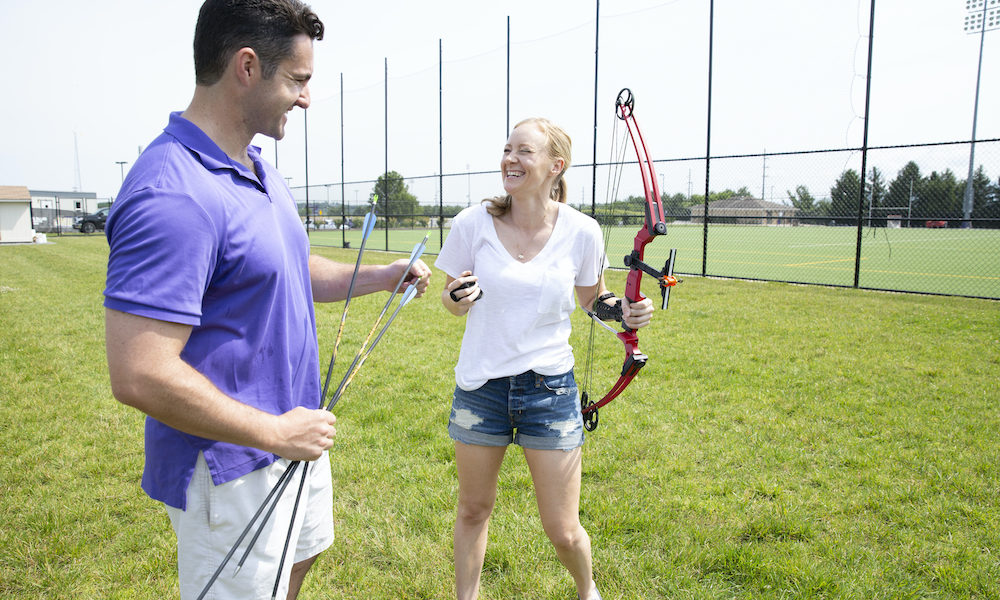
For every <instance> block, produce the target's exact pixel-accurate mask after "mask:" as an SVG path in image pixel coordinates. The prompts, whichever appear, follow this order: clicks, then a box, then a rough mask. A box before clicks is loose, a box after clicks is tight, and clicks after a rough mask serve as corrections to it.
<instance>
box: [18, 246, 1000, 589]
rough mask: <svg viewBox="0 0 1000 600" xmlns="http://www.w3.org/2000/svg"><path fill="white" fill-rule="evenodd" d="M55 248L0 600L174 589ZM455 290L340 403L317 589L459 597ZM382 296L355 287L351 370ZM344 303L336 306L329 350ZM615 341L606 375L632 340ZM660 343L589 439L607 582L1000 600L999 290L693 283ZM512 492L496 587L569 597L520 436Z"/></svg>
mask: <svg viewBox="0 0 1000 600" xmlns="http://www.w3.org/2000/svg"><path fill="white" fill-rule="evenodd" d="M675 233H677V234H678V235H677V236H676V238H675V239H678V242H677V245H678V246H680V247H682V248H684V247H685V244H684V243H681V241H680V240H681V239H682V238H683V236H684V235H686V234H684V233H682V232H681V228H679V227H677V228H673V229H672V230H671V233H670V235H671V236H674V234H675ZM927 233H930V232H927ZM50 239H52V238H50ZM376 239H377V238H376ZM692 239H694V238H692ZM53 241H54V243H51V244H45V245H25V246H3V247H0V320H2V323H3V325H4V327H3V329H2V330H0V452H2V453H3V457H4V461H3V468H2V469H0V522H2V524H3V525H2V526H0V597H2V598H5V599H6V598H11V599H36V598H44V599H80V598H83V599H90V598H115V599H147V598H149V599H154V598H155V599H162V598H175V597H177V585H176V575H175V568H176V560H175V556H174V540H173V533H172V532H171V530H170V525H169V522H168V520H167V517H166V514H165V512H164V511H163V510H162V508H161V507H160V506H159V505H158V504H157V503H155V502H153V501H151V500H149V499H148V498H147V497H146V496H145V495H144V494H143V493H142V491H141V490H140V488H139V478H140V475H141V470H142V459H143V447H142V421H143V419H142V416H141V415H140V414H138V413H137V412H136V411H134V410H132V409H129V408H127V407H125V406H122V405H120V404H118V403H117V402H116V401H115V400H114V399H113V398H112V396H111V394H110V390H109V386H108V377H107V367H106V364H105V358H104V342H103V309H102V308H101V300H102V297H101V291H102V289H103V279H104V268H105V262H106V258H107V249H106V244H105V242H104V241H103V239H102V238H100V237H99V236H89V237H84V236H74V237H66V238H55V239H54V240H53ZM656 243H660V242H656ZM407 250H408V248H407ZM651 250H652V249H651ZM318 251H319V252H320V253H322V254H325V255H328V256H330V257H332V258H335V259H339V260H343V261H353V259H354V254H353V253H351V252H348V251H345V250H340V249H332V248H319V249H318ZM893 255H894V259H895V257H896V252H895V250H894V251H893ZM398 256H399V255H386V254H382V253H373V254H369V255H367V259H366V260H369V261H371V262H385V261H388V260H391V259H394V258H397V257H398ZM687 260H690V259H689V258H688V259H687ZM609 278H610V283H611V287H612V289H616V290H620V289H621V287H622V284H623V283H622V282H623V273H621V272H617V273H613V274H611V275H610V277H609ZM442 283H443V276H442V274H441V273H440V272H437V271H436V272H435V275H434V280H433V281H432V286H433V289H434V290H435V293H431V294H429V295H428V297H426V298H423V299H419V300H416V301H414V302H413V303H411V304H410V305H408V306H407V307H406V308H405V309H404V310H403V312H401V313H400V316H399V318H398V319H397V322H396V323H395V324H394V325H393V327H392V329H390V330H389V332H388V333H387V334H386V336H385V338H384V339H383V341H382V342H381V344H380V345H379V347H378V348H377V349H376V350H375V352H374V353H373V354H372V356H371V358H370V359H369V360H368V362H367V363H365V366H364V368H363V369H362V371H361V372H360V373H359V375H358V377H357V378H356V379H355V380H354V383H353V384H352V385H351V387H350V388H349V389H348V392H347V393H346V394H345V396H344V398H343V400H342V401H341V403H340V404H339V405H338V409H337V416H338V436H337V442H336V446H335V449H334V451H333V458H332V461H333V472H334V481H335V500H334V501H335V506H334V511H335V514H334V518H335V520H336V524H337V525H336V526H337V532H338V533H337V535H338V539H337V541H336V543H335V544H334V546H333V547H332V548H331V549H330V550H329V551H327V552H326V553H324V554H323V555H322V557H321V558H320V560H319V561H318V562H317V565H316V567H315V568H314V569H313V572H312V573H311V574H310V576H309V578H308V579H307V581H306V587H305V589H304V591H303V593H302V595H301V596H300V597H301V598H303V599H305V600H318V599H341V598H345V599H346V598H366V599H368V600H390V599H392V600H395V599H400V598H407V599H410V598H412V599H431V598H435V599H438V598H448V597H450V596H451V589H452V580H451V577H452V569H451V524H452V519H453V511H454V502H455V494H456V484H455V467H454V460H453V448H452V444H451V442H450V440H449V439H448V436H447V433H446V431H445V427H446V422H447V417H448V407H449V402H450V391H451V389H452V386H453V383H452V382H453V376H452V367H453V365H454V361H455V359H456V357H457V351H458V345H459V340H460V337H461V331H462V325H463V322H462V320H461V319H457V318H455V317H452V316H451V315H450V314H448V313H447V312H446V311H445V310H444V309H443V307H442V306H441V304H440V302H439V301H438V299H437V293H436V291H437V290H440V286H441V285H442ZM384 301H385V296H384V295H377V296H375V297H366V298H359V299H357V300H355V302H352V305H351V312H350V314H349V315H348V327H347V330H346V332H345V338H344V341H343V342H342V345H341V353H340V354H341V356H343V357H344V359H343V360H340V359H338V363H339V365H338V367H335V369H336V370H337V378H338V379H339V375H340V373H341V369H343V368H345V366H346V364H348V363H349V359H350V358H351V356H352V355H353V352H354V351H355V350H356V348H357V344H359V343H360V341H361V339H363V337H364V335H365V334H366V333H367V331H368V328H369V326H370V324H371V321H372V319H373V318H374V317H375V315H376V314H377V312H378V311H379V310H380V309H381V307H382V304H383V303H384ZM341 310H342V305H339V304H334V305H325V306H320V307H318V309H317V317H318V319H319V323H320V332H319V333H320V345H321V353H322V355H323V358H322V359H321V361H322V362H323V363H324V365H325V361H326V358H327V357H328V356H329V352H330V351H331V349H332V344H333V337H334V336H335V334H336V324H337V323H338V322H339V319H340V312H341ZM574 325H575V329H576V331H575V332H574V337H573V343H574V346H575V347H576V348H577V350H578V365H581V366H582V363H583V359H584V353H585V349H586V339H587V334H588V327H587V326H586V323H585V321H584V319H583V318H582V315H580V314H577V315H576V316H575V318H574ZM598 335H599V336H600V337H598V339H597V342H598V348H597V351H596V356H595V360H596V361H597V363H598V364H599V365H601V368H600V369H599V370H598V372H597V373H596V374H595V378H596V380H597V381H600V382H604V384H606V385H610V383H611V382H612V381H613V380H614V378H615V377H617V369H618V368H619V367H620V364H621V358H622V356H621V345H620V343H618V342H617V341H616V340H614V339H612V338H611V337H610V336H607V335H604V334H601V333H598ZM640 345H641V347H642V348H643V350H644V351H645V352H646V353H647V354H648V355H649V356H650V361H649V364H648V366H647V367H646V369H645V370H644V371H643V372H642V373H640V374H639V376H638V377H637V378H636V380H635V382H634V383H633V384H632V386H630V387H629V388H628V389H627V390H626V392H625V393H624V394H623V395H622V396H621V397H620V398H619V399H618V400H616V401H615V402H613V403H612V404H610V405H609V406H608V407H606V408H605V409H604V410H602V412H601V426H600V428H599V429H598V430H597V431H596V432H595V433H593V434H590V435H589V436H588V441H587V444H586V446H585V448H584V481H583V497H582V519H583V523H584V525H585V526H586V527H587V529H588V531H589V532H590V534H591V537H592V539H593V545H594V561H595V577H596V579H597V581H598V582H599V584H600V585H601V590H602V592H603V594H604V597H605V598H606V599H608V600H611V599H644V600H645V599H648V600H653V599H661V598H677V599H694V600H700V599H720V600H721V599H731V598H737V599H751V598H752V599H766V600H771V599H774V600H777V599H788V598H830V599H834V598H836V599H864V600H869V599H876V600H877V599H924V598H927V599H931V598H934V599H938V598H947V599H950V598H957V599H997V598H1000V550H998V549H1000V501H998V498H1000V442H998V438H997V432H998V431H1000V305H998V303H996V302H994V301H987V300H977V299H969V298H949V297H940V296H920V295H907V294H887V293H881V292H871V291H859V290H853V289H841V288H830V287H818V286H796V285H788V284H783V283H765V282H753V281H737V280H717V279H708V278H699V277H687V278H685V281H684V283H683V284H682V285H680V286H679V287H678V288H677V289H676V291H675V293H674V295H673V296H672V299H671V307H670V309H669V310H668V311H667V312H665V313H660V314H657V316H656V319H655V320H654V323H653V324H652V325H651V326H650V327H649V328H647V329H645V330H643V331H642V332H641V334H640ZM500 490H501V491H500V497H499V499H498V504H497V510H496V514H495V517H494V521H493V524H492V530H491V533H492V538H491V544H490V546H489V550H488V553H487V559H486V569H485V574H484V579H483V595H482V597H483V598H484V599H489V600H501V599H516V600H529V599H530V600H538V599H544V600H566V599H568V598H572V597H574V595H573V585H572V582H571V581H570V579H569V577H568V576H567V575H566V574H565V572H564V570H563V569H562V568H561V567H560V566H559V564H558V562H557V561H556V559H555V557H554V555H553V553H552V551H551V549H550V547H549V545H548V543H547V541H546V539H545V536H544V534H543V533H542V531H541V526H540V524H539V521H538V518H537V511H536V509H535V506H534V501H533V496H532V491H531V483H530V476H529V474H528V471H527V467H526V465H525V463H524V460H523V458H522V457H521V455H520V453H519V452H517V451H516V449H515V450H512V451H511V452H510V453H509V454H508V461H507V464H505V467H504V469H503V472H502V475H501V484H500Z"/></svg>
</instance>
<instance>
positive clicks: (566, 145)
mask: <svg viewBox="0 0 1000 600" xmlns="http://www.w3.org/2000/svg"><path fill="white" fill-rule="evenodd" d="M521 125H535V126H537V127H538V129H539V130H541V132H542V133H543V134H545V152H546V153H547V154H548V156H549V158H561V159H562V160H563V168H562V171H560V172H559V175H557V176H556V180H555V182H554V183H553V184H552V190H551V191H550V192H549V197H550V198H552V199H553V200H555V201H556V202H562V203H564V204H565V203H566V196H567V193H568V190H567V185H566V180H565V179H564V178H563V175H564V174H565V173H566V170H567V169H569V165H570V159H571V156H572V153H573V142H572V140H570V138H569V134H568V133H566V131H565V130H563V128H562V127H559V126H558V125H556V124H555V123H553V122H552V121H549V120H548V119H545V118H542V117H531V118H529V119H524V120H523V121H521V122H520V123H518V124H517V125H514V129H517V128H518V127H520V126H521ZM510 202H511V197H510V194H508V195H506V196H494V197H492V198H486V199H485V200H483V203H485V204H486V212H488V213H490V214H491V215H493V216H494V217H499V216H501V215H503V214H505V213H506V212H507V211H508V210H510Z"/></svg>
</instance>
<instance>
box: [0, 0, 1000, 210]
mask: <svg viewBox="0 0 1000 600" xmlns="http://www.w3.org/2000/svg"><path fill="white" fill-rule="evenodd" d="M874 1H875V34H874V38H873V54H872V79H871V102H870V111H869V121H868V124H869V131H868V143H869V145H870V146H891V145H904V144H916V143H927V142H945V141H959V140H968V139H970V137H971V133H972V124H973V123H972V122H973V118H972V117H973V115H972V111H973V105H974V102H975V96H976V68H977V61H978V58H979V48H980V46H979V42H980V38H979V35H969V34H967V33H966V32H965V31H964V30H963V20H964V18H965V15H966V14H967V11H966V0H874ZM311 5H312V7H313V9H314V10H315V11H316V12H317V14H318V15H319V16H320V18H321V19H322V20H323V21H324V23H325V24H326V36H325V39H324V40H322V41H319V42H317V43H316V44H315V74H314V77H313V80H312V83H311V84H310V87H311V94H312V105H311V106H310V108H309V111H308V116H306V115H305V114H304V113H303V111H301V110H298V109H296V110H295V111H294V112H293V113H292V114H291V115H290V118H289V121H288V125H287V127H286V131H287V134H286V136H285V138H284V139H283V140H282V141H280V142H278V143H275V142H274V141H273V140H271V139H269V138H263V137H260V136H258V137H257V138H255V140H254V144H255V145H259V146H261V147H262V148H263V152H264V156H265V158H266V159H268V160H271V161H272V162H277V163H278V168H279V170H280V171H282V173H283V175H285V176H286V178H289V184H290V185H291V186H292V187H293V189H296V188H298V189H297V192H296V193H297V195H301V193H303V189H302V186H304V185H305V183H306V177H307V176H308V181H309V183H310V185H311V186H312V187H311V188H310V193H311V194H312V197H313V199H317V200H320V201H322V200H325V199H326V198H327V197H330V198H334V199H335V198H339V194H340V189H341V188H340V185H339V183H340V181H341V172H342V170H343V174H344V175H343V179H344V180H345V181H347V182H360V181H366V180H373V179H375V178H376V177H378V176H379V174H381V173H382V172H383V171H384V170H385V167H386V156H387V155H388V168H389V169H390V170H394V171H396V172H398V173H401V174H403V175H404V176H406V177H418V176H431V175H434V174H437V173H438V172H443V173H444V174H445V175H446V177H445V178H444V180H445V184H444V186H443V190H441V192H442V193H443V194H444V201H445V203H446V204H463V203H467V202H468V201H470V200H471V201H478V199H480V198H482V197H485V196H488V195H493V194H495V193H497V192H498V191H499V190H500V185H499V177H498V176H496V175H495V174H493V173H490V171H494V170H496V169H497V168H498V165H499V158H500V152H501V150H502V147H503V144H504V142H505V139H506V135H507V126H508V114H507V108H506V97H507V83H508V67H507V36H508V19H509V27H510V41H511V46H510V116H509V119H510V122H511V124H513V123H515V122H517V121H518V120H520V119H522V118H525V117H529V116H544V117H547V118H549V119H551V120H553V121H555V122H556V123H558V124H560V125H561V126H563V127H564V128H565V129H566V130H567V131H568V132H569V133H570V135H571V137H572V138H573V140H574V157H573V162H574V163H575V164H587V163H591V162H592V161H594V159H595V151H594V146H595V142H594V135H595V126H594V111H595V108H594V96H595V91H594V69H595V16H596V11H597V8H596V5H595V3H594V2H586V1H580V0H509V1H507V2H503V3H495V2H491V3H486V2H469V1H468V0H464V1H459V0H442V1H428V2H404V1H402V0H395V1H383V0H369V1H367V2H330V1H327V0H315V1H314V2H312V3H311ZM199 6H200V1H199V0H173V1H172V2H162V1H161V0H157V1H153V0H89V1H88V2H80V1H79V0H50V1H49V2H45V3H38V2H34V1H31V0H0V17H2V18H0V52H2V53H3V56H5V57H6V59H5V61H4V66H3V72H4V76H3V81H4V91H3V92H2V93H0V115H2V118H3V120H4V123H3V127H2V128H0V136H2V138H0V139H2V143H0V185H25V186H27V187H29V188H31V189H42V190H75V189H80V190H81V191H87V192H94V193H96V194H97V195H98V197H100V198H110V197H113V196H114V195H115V194H117V192H118V187H119V186H120V184H121V179H122V175H121V173H122V170H123V169H125V170H127V169H128V168H129V167H130V166H131V164H132V163H133V162H134V160H135V158H136V156H137V154H138V152H139V151H140V150H141V148H143V147H144V146H145V145H147V144H148V143H149V142H150V141H151V140H152V139H153V138H154V137H155V136H156V135H158V134H159V133H160V131H162V129H163V127H164V126H165V125H166V122H167V117H168V114H169V113H170V112H171V111H180V110H183V109H184V108H185V107H186V106H187V104H188V102H189V101H190V98H191V95H192V91H193V86H194V69H193V66H192V58H191V40H192V35H193V30H194V25H195V22H196V19H197V12H198V7H199ZM870 6H871V5H870V4H869V0H763V1H759V2H746V1H745V0H716V1H715V8H714V10H715V20H714V30H713V39H714V44H713V52H712V63H711V64H712V101H711V132H712V137H711V152H712V154H713V155H745V154H761V153H764V152H769V153H774V152H779V153H783V152H793V151H799V150H814V149H830V148H851V147H859V146H861V144H862V141H863V135H864V129H865V127H864V125H865V121H864V114H865V89H866V70H867V60H868V56H867V52H868V31H869V12H870ZM600 16H601V18H600V21H599V22H597V23H599V35H597V36H596V39H597V44H598V53H597V56H598V57H599V62H598V64H597V69H598V78H597V82H598V84H597V98H598V109H597V112H598V114H597V119H598V123H597V128H596V131H597V143H596V147H597V151H596V160H597V162H599V163H601V162H609V161H611V160H613V158H614V156H615V155H614V154H612V148H613V147H614V146H613V144H614V140H619V139H620V138H619V137H617V136H616V135H615V129H614V128H615V121H616V119H615V118H614V99H615V97H616V96H617V94H618V91H619V90H620V89H621V88H623V87H629V88H630V89H631V90H632V91H633V93H634V95H635V98H636V109H635V115H636V119H637V120H638V121H639V124H640V126H641V128H642V132H643V135H644V137H645V140H646V142H647V144H648V146H649V147H650V150H651V152H652V153H653V156H654V158H655V159H668V158H696V157H699V156H704V154H705V152H706V147H707V141H706V128H707V122H708V114H709V106H710V105H709V101H708V84H709V77H708V72H709V53H708V37H709V26H708V25H709V1H708V0H630V1H628V2H625V1H621V0H604V1H603V2H600ZM439 53H440V57H441V59H442V65H441V67H440V70H439V62H438V61H439ZM439 71H440V77H441V82H440V83H439ZM998 72H1000V32H997V31H992V32H987V33H986V35H985V43H984V50H983V55H982V73H983V75H982V78H981V89H980V91H979V114H978V119H977V132H976V134H977V135H976V137H977V138H978V139H990V138H998V137H1000V113H998V111H997V110H996V107H998V106H1000V78H998V77H997V76H996V73H998ZM386 76H388V90H387V89H386V85H385V79H386ZM341 81H343V84H342V85H343V90H344V93H343V95H342V94H341V91H340V90H341ZM387 94H388V107H386V96H387ZM439 96H440V103H441V104H440V108H439ZM439 110H440V113H441V117H440V119H439ZM342 112H343V115H344V116H343V121H342V120H341V113H342ZM306 119H308V138H307V137H306V127H305V125H306ZM387 125H388V126H387ZM439 131H440V136H441V138H442V139H439ZM342 132H343V140H344V142H343V143H344V148H345V150H344V152H343V157H342V156H341V155H342V152H341V135H342ZM620 132H621V130H620V129H619V131H618V133H620ZM386 138H388V150H386V145H385V142H386ZM306 143H308V149H309V161H308V173H307V169H306V161H305V156H306V152H305V145H306ZM978 148H980V146H977V161H976V162H977V164H984V165H985V167H986V170H987V172H988V173H989V174H990V175H991V176H992V177H994V178H995V177H996V176H997V175H998V174H1000V152H998V151H997V146H996V145H995V144H994V145H992V146H990V145H983V146H982V150H978ZM629 152H631V150H629ZM911 157H916V158H917V160H918V163H926V164H921V168H922V169H923V170H924V171H926V172H929V171H930V170H943V169H945V168H951V169H952V170H954V171H955V172H956V173H957V174H958V176H959V178H960V179H964V177H965V172H966V169H967V168H968V147H967V146H962V147H957V148H955V149H948V150H941V151H935V152H933V153H927V152H910V151H903V152H895V153H892V152H883V153H882V154H881V155H879V157H878V159H877V161H876V160H873V159H870V160H873V162H877V164H878V165H879V166H880V168H881V169H882V170H883V172H885V173H886V175H887V176H888V177H889V178H891V177H892V176H893V175H894V174H895V173H896V171H897V170H898V169H899V168H901V167H902V163H904V162H905V161H906V160H909V159H910V158H911ZM625 158H626V159H627V160H634V156H633V155H632V154H627V155H626V157H625ZM859 160H860V154H859V153H849V152H848V153H839V154H833V155H804V156H796V157H782V156H776V157H770V158H768V159H763V158H761V157H751V158H745V159H732V160H728V161H713V163H712V189H713V190H718V189H724V188H725V187H732V188H733V189H736V188H738V187H739V186H740V185H746V186H748V187H749V188H750V189H751V190H752V191H754V192H755V195H757V196H764V197H767V198H769V199H773V200H776V201H781V200H782V197H785V200H787V197H786V196H787V194H786V190H791V189H794V187H795V186H796V185H798V184H800V183H803V184H808V185H809V186H812V188H813V192H814V194H815V195H816V196H818V197H821V196H823V195H824V194H825V193H828V187H829V185H830V184H831V183H832V181H833V180H834V179H835V178H836V177H837V176H838V175H839V173H840V172H842V171H843V170H844V169H845V168H854V169H855V170H858V169H859V166H860V162H859ZM119 161H124V162H125V163H126V164H124V165H119V164H117V163H118V162H119ZM469 171H471V172H475V173H482V174H477V175H463V176H455V175H454V174H456V173H465V172H469ZM657 171H658V173H659V176H660V180H661V183H662V188H663V190H664V191H665V192H668V193H675V192H683V193H688V192H694V193H700V192H702V191H703V188H704V185H705V184H704V162H703V161H696V160H691V161H678V162H676V163H674V162H670V163H664V164H663V165H662V166H658V169H657ZM635 174H637V173H631V172H629V171H625V175H624V177H623V179H626V178H627V180H628V182H629V183H626V184H625V185H624V187H628V188H634V187H636V186H637V185H638V180H639V178H638V177H634V175H635ZM600 177H602V181H604V180H606V174H604V172H603V171H602V175H601V176H600ZM568 179H569V181H570V189H571V194H570V196H571V201H574V202H575V201H577V200H579V201H585V202H589V198H590V196H591V194H592V187H593V188H594V189H595V190H596V192H594V195H596V196H598V197H599V201H600V196H602V195H604V194H605V193H606V192H605V190H604V188H606V187H607V184H606V183H602V184H601V186H598V185H596V184H593V182H592V172H591V170H590V169H585V168H578V169H574V170H572V171H571V172H570V175H569V177H568ZM633 182H634V183H633ZM408 183H409V185H410V186H411V191H414V192H415V193H417V195H418V197H419V199H420V201H421V202H423V203H430V202H436V201H437V196H438V194H439V188H438V183H437V179H436V178H430V177H429V178H427V179H425V180H424V179H421V180H412V181H410V180H408ZM324 184H337V185H326V186H324ZM824 187H825V189H824ZM370 189H371V184H370V183H365V184H356V185H351V186H345V188H344V193H345V196H346V197H347V199H348V201H349V202H351V201H354V200H355V199H356V198H358V196H359V195H360V197H361V198H363V197H364V196H365V195H366V194H367V192H368V191H369V190H370ZM630 191H631V189H629V190H626V193H628V192H630ZM352 192H353V194H352ZM352 195H353V197H352Z"/></svg>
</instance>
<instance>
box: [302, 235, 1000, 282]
mask: <svg viewBox="0 0 1000 600" xmlns="http://www.w3.org/2000/svg"><path fill="white" fill-rule="evenodd" d="M636 229H637V228H636V227H618V228H614V229H612V231H611V232H610V235H609V241H608V256H609V260H611V264H612V266H613V267H621V266H622V261H621V258H622V257H623V256H625V254H627V253H629V252H631V250H632V239H633V238H634V237H635V232H636ZM426 233H429V234H430V239H429V240H428V252H434V253H436V252H437V251H438V250H439V249H440V247H441V246H440V244H441V242H440V240H441V234H440V232H439V231H438V230H432V231H430V232H427V231H423V230H390V231H389V236H388V238H389V240H388V242H389V243H388V249H389V250H395V251H407V252H408V251H409V249H410V248H412V247H413V244H415V243H416V242H418V241H419V240H420V239H421V238H422V237H423V236H424V234H426ZM310 235H311V239H312V240H313V243H314V244H319V245H332V246H337V247H341V246H342V242H343V240H344V239H346V240H347V241H348V242H350V243H351V245H352V247H354V248H357V247H358V244H359V243H360V241H361V234H360V232H359V231H347V232H343V233H342V232H340V231H319V232H312V233H311V234H310ZM445 236H447V231H445ZM703 241H704V231H703V229H702V227H701V226H699V225H673V226H670V227H668V230H667V235H666V237H665V238H662V239H656V240H654V241H653V242H651V243H650V245H649V246H647V248H646V256H647V259H648V262H650V264H654V265H657V266H662V265H663V261H664V260H666V256H667V253H668V252H669V248H677V249H678V251H677V271H678V272H681V273H694V274H699V275H700V274H701V272H702V254H703V247H704V244H703ZM369 244H371V245H372V247H374V248H379V249H386V247H387V246H386V235H385V231H384V230H381V231H376V232H375V233H374V234H373V237H372V239H371V240H370V241H369ZM856 247H857V229H856V228H854V227H817V226H800V227H763V226H737V225H712V226H710V227H709V232H708V260H707V261H706V262H707V265H706V274H707V275H709V276H718V277H738V278H749V279H766V280H772V281H792V282H801V283H817V284H823V285H836V286H847V287H851V286H853V285H854V270H855V261H856ZM861 248H862V251H861V261H860V265H861V269H860V277H859V282H858V284H859V286H860V287H862V288H869V289H882V290H898V291H908V292H923V293H932V294H948V295H958V296H971V297H978V298H996V299H1000V230H997V229H923V228H913V229H886V228H884V227H879V228H869V229H865V230H864V232H863V235H862V242H861Z"/></svg>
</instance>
